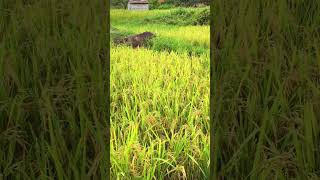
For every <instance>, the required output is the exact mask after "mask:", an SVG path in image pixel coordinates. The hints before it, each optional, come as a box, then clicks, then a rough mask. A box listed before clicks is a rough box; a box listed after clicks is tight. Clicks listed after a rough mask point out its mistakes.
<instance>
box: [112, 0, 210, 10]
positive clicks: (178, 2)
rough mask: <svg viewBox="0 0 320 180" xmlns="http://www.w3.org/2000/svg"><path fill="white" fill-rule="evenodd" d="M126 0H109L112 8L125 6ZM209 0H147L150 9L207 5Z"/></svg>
mask: <svg viewBox="0 0 320 180" xmlns="http://www.w3.org/2000/svg"><path fill="white" fill-rule="evenodd" d="M127 4H128V0H111V7H112V8H123V9H125V8H127ZM209 4H210V0H166V1H165V2H164V3H159V0H149V7H150V9H167V8H172V7H177V6H179V7H181V6H182V7H192V6H199V5H200V6H201V5H209Z"/></svg>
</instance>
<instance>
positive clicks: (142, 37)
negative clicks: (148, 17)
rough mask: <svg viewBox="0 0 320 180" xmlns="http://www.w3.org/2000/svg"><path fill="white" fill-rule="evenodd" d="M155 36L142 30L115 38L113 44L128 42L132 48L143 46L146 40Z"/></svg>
mask: <svg viewBox="0 0 320 180" xmlns="http://www.w3.org/2000/svg"><path fill="white" fill-rule="evenodd" d="M153 37H155V34H153V33H151V32H144V33H141V34H137V35H133V36H129V37H126V38H121V39H116V40H115V41H114V43H115V44H117V45H118V44H128V45H131V46H132V47H133V48H137V47H141V46H144V45H145V44H146V43H147V41H149V40H150V39H152V38H153Z"/></svg>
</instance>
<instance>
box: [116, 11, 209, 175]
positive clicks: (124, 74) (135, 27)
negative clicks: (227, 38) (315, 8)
mask: <svg viewBox="0 0 320 180" xmlns="http://www.w3.org/2000/svg"><path fill="white" fill-rule="evenodd" d="M176 11H178V10H176V9H173V10H153V11H145V12H133V11H126V10H112V11H111V25H112V27H113V28H112V38H116V37H119V36H120V37H121V36H126V35H128V34H136V33H141V32H144V31H151V32H154V33H155V34H156V35H157V36H156V38H155V39H153V41H152V44H151V45H150V46H149V47H148V48H140V49H132V48H131V47H126V46H114V45H113V46H112V48H111V49H112V50H111V60H112V61H111V98H112V105H111V115H112V117H111V159H112V169H111V176H112V177H113V178H114V179H124V178H127V179H134V178H137V179H139V178H140V179H150V180H151V179H154V178H156V179H165V178H169V179H179V178H188V179H206V178H208V177H209V171H208V170H209V132H210V131H209V126H208V125H209V111H208V110H209V27H208V26H175V25H168V24H167V23H165V22H162V23H161V24H160V22H157V23H156V24H153V23H148V24H146V23H145V19H146V18H147V17H149V18H156V17H160V16H161V15H163V16H169V15H170V14H173V13H174V12H176Z"/></svg>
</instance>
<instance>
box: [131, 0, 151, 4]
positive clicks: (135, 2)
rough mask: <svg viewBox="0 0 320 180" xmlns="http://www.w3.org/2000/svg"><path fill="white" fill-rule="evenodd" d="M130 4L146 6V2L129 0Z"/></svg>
mask: <svg viewBox="0 0 320 180" xmlns="http://www.w3.org/2000/svg"><path fill="white" fill-rule="evenodd" d="M129 3H130V4H148V0H129Z"/></svg>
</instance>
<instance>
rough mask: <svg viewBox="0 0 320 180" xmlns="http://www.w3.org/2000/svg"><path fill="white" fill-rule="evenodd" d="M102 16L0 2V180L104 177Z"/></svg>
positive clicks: (58, 6) (89, 7) (74, 8)
mask: <svg viewBox="0 0 320 180" xmlns="http://www.w3.org/2000/svg"><path fill="white" fill-rule="evenodd" d="M105 8H106V4H105V2H104V1H100V0H90V1H87V2H86V3H79V1H78V0H68V1H60V0H38V1H23V0H1V1H0V179H59V180H63V179H106V177H107V176H108V174H109V169H108V167H109V166H108V159H109V153H108V144H109V142H108V139H107V137H106V132H107V129H108V128H107V123H108V116H107V111H108V108H107V103H108V101H107V100H108V96H107V95H108V90H109V88H108V86H107V85H106V84H107V83H108V76H106V75H107V74H108V66H107V63H108V62H107V61H106V60H107V56H108V55H107V53H108V44H107V43H106V41H107V40H108V39H107V36H106V32H107V27H106V23H105V22H106V20H107V18H106V9H105ZM92 12H95V14H92Z"/></svg>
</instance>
